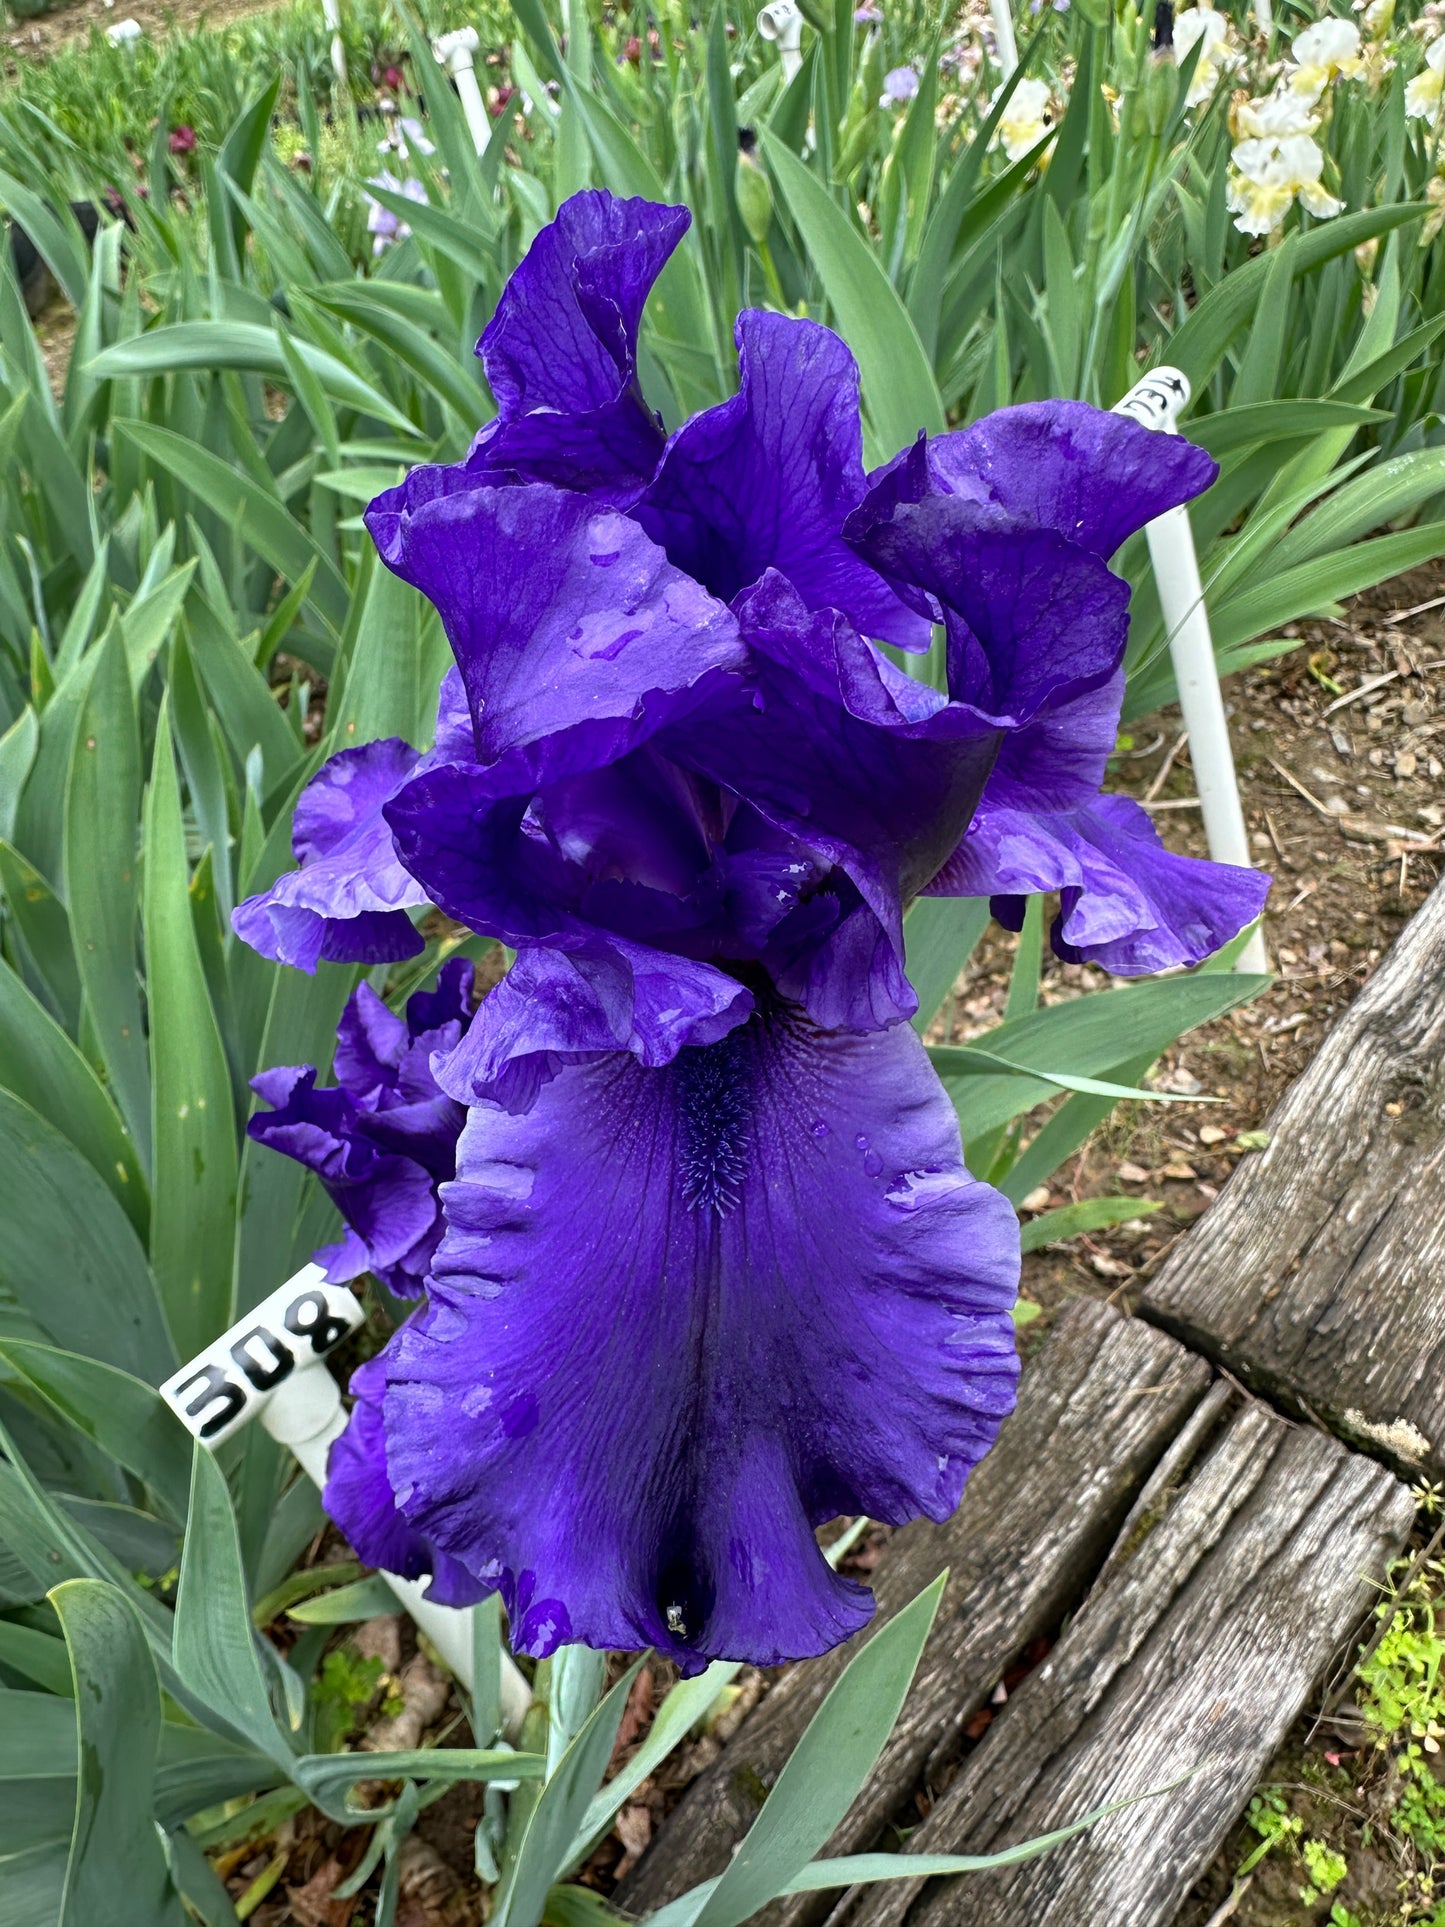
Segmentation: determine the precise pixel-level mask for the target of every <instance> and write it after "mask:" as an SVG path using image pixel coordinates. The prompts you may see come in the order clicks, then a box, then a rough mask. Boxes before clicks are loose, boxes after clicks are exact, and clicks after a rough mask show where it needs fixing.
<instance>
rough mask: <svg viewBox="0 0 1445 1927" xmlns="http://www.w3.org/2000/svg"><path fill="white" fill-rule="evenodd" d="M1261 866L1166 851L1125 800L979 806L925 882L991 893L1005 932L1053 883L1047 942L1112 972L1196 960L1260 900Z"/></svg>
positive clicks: (952, 890)
mask: <svg viewBox="0 0 1445 1927" xmlns="http://www.w3.org/2000/svg"><path fill="white" fill-rule="evenodd" d="M1269 886H1270V880H1269V878H1268V877H1267V876H1265V875H1264V874H1262V873H1261V872H1260V871H1258V870H1245V869H1239V868H1237V867H1236V866H1235V865H1233V864H1229V863H1206V862H1204V861H1202V860H1201V859H1200V858H1198V857H1188V856H1176V855H1175V854H1174V853H1173V852H1172V851H1171V850H1167V849H1166V848H1165V847H1164V844H1163V843H1162V842H1161V840H1160V838H1159V834H1158V832H1157V831H1156V830H1155V828H1154V825H1153V824H1152V823H1151V822H1150V821H1149V818H1148V816H1147V815H1146V814H1145V812H1144V811H1143V810H1142V809H1140V807H1139V805H1138V804H1137V803H1135V802H1134V801H1133V800H1132V799H1131V798H1129V797H1127V796H1100V797H1097V798H1096V799H1095V800H1094V802H1093V803H1092V804H1089V805H1087V806H1085V807H1083V808H1081V809H1075V810H1065V811H1059V812H1056V813H1043V812H1039V813H1031V812H1028V811H1025V810H1012V809H993V808H990V807H985V808H984V809H981V810H980V811H979V813H978V815H977V816H976V817H975V818H974V821H973V823H972V824H971V825H970V828H969V832H968V835H967V836H966V837H965V838H964V839H963V842H962V843H961V844H960V845H959V847H958V850H957V851H956V852H955V853H954V855H953V856H952V857H951V858H950V860H949V862H948V864H947V865H946V867H945V868H944V870H943V872H942V874H941V875H940V876H939V878H938V879H937V881H936V882H935V883H934V885H933V886H932V889H931V891H930V894H931V895H936V896H980V897H981V896H987V897H991V898H992V899H993V908H994V913H995V915H996V916H997V917H998V918H999V921H1000V922H1001V923H1004V924H1006V925H1007V926H1008V927H1009V928H1010V929H1014V930H1016V929H1018V928H1019V927H1020V924H1021V922H1022V916H1023V901H1024V898H1025V897H1026V896H1028V895H1030V894H1033V893H1036V892H1039V891H1045V890H1057V891H1059V892H1060V896H1061V910H1060V915H1059V917H1058V919H1057V921H1056V922H1055V924H1054V930H1053V947H1054V949H1055V951H1057V953H1058V954H1059V956H1061V957H1063V958H1064V959H1065V960H1066V961H1068V962H1069V963H1096V964H1101V965H1102V966H1103V968H1104V969H1105V970H1109V971H1112V972H1113V973H1114V974H1115V975H1116V976H1120V977H1136V976H1142V975H1143V974H1145V973H1146V972H1148V971H1154V970H1169V969H1172V968H1173V967H1174V966H1175V965H1177V964H1195V963H1199V962H1201V961H1202V960H1203V959H1204V958H1205V957H1207V956H1209V955H1210V954H1211V953H1212V952H1213V951H1215V950H1217V949H1219V947H1220V945H1221V944H1225V943H1228V942H1229V940H1230V938H1231V937H1234V936H1237V935H1238V933H1239V932H1240V931H1241V930H1242V929H1243V928H1244V927H1245V925H1246V924H1248V923H1253V921H1254V919H1255V918H1256V917H1257V916H1258V915H1259V913H1260V911H1261V910H1262V909H1263V908H1264V900H1265V898H1266V897H1267V896H1268V894H1269Z"/></svg>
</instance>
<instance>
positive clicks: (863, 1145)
mask: <svg viewBox="0 0 1445 1927" xmlns="http://www.w3.org/2000/svg"><path fill="white" fill-rule="evenodd" d="M853 1142H854V1144H855V1145H857V1147H858V1149H859V1150H860V1151H866V1150H867V1149H868V1140H867V1138H866V1137H865V1136H864V1135H863V1133H862V1132H861V1131H860V1132H859V1133H858V1135H857V1137H855V1138H854V1140H853Z"/></svg>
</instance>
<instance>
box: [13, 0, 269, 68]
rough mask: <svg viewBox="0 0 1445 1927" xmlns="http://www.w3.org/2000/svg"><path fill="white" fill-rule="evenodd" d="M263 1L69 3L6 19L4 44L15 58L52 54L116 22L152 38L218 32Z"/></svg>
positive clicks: (76, 0)
mask: <svg viewBox="0 0 1445 1927" xmlns="http://www.w3.org/2000/svg"><path fill="white" fill-rule="evenodd" d="M265 5H266V0H260V4H258V0H69V4H67V5H66V6H63V7H57V8H55V10H54V11H53V12H51V13H45V14H41V15H39V16H38V17H37V18H35V19H33V20H15V19H9V18H8V17H7V23H6V28H5V34H4V45H5V46H6V47H7V48H9V49H10V50H11V52H12V53H13V54H15V55H19V56H23V57H26V58H30V59H34V58H37V57H43V56H44V55H45V54H48V53H54V52H55V51H56V50H57V49H58V48H60V47H65V46H68V45H70V44H71V43H73V42H74V41H77V40H87V39H88V38H89V37H90V34H91V32H92V31H93V30H96V29H98V30H99V31H100V32H102V33H103V32H104V31H105V29H106V28H107V27H113V26H114V25H115V23H116V21H118V20H137V21H139V22H140V24H141V26H142V27H144V29H145V31H146V32H147V33H148V34H150V35H151V36H152V37H156V36H159V35H161V34H167V33H172V32H175V31H177V30H185V31H187V32H193V31H194V30H195V29H196V28H197V27H200V26H202V25H204V26H207V27H224V26H226V25H228V24H229V23H230V22H231V21H232V20H239V19H240V17H241V16H242V14H247V13H261V12H263V11H264V10H265Z"/></svg>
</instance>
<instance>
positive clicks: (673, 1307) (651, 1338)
mask: <svg viewBox="0 0 1445 1927" xmlns="http://www.w3.org/2000/svg"><path fill="white" fill-rule="evenodd" d="M458 1173H459V1175H458V1178H457V1180H456V1182H455V1183H454V1184H452V1185H450V1186H448V1187H446V1191H445V1207H446V1215H447V1224H448V1230H447V1236H446V1239H445V1242H444V1244H443V1246H442V1248H441V1250H440V1252H439V1253H438V1256H437V1259H436V1261H435V1264H434V1267H433V1283H432V1288H431V1296H430V1298H429V1301H428V1304H427V1306H426V1307H425V1308H424V1309H423V1310H422V1311H421V1312H420V1313H419V1314H418V1315H417V1316H416V1317H415V1318H413V1319H412V1320H411V1321H410V1323H409V1324H408V1325H406V1326H405V1327H403V1329H402V1330H401V1332H400V1333H398V1335H397V1336H396V1338H395V1339H393V1341H392V1343H391V1345H390V1347H389V1348H388V1351H387V1353H386V1355H385V1357H386V1365H385V1372H386V1381H387V1389H386V1393H385V1398H384V1401H383V1411H384V1418H385V1429H386V1456H387V1464H388V1468H389V1472H390V1475H391V1481H392V1484H393V1486H394V1489H395V1491H396V1495H397V1500H398V1503H399V1505H400V1507H401V1509H402V1511H403V1512H404V1513H405V1514H406V1516H407V1517H408V1519H409V1520H410V1521H411V1523H412V1525H413V1526H414V1527H416V1528H417V1529H418V1530H419V1531H420V1532H422V1533H423V1534H425V1536H426V1537H427V1539H428V1540H430V1541H431V1542H432V1543H433V1544H435V1545H437V1546H439V1547H441V1548H443V1549H444V1550H445V1551H446V1552H448V1553H449V1554H450V1555H451V1556H453V1557H454V1558H456V1559H458V1560H459V1561H460V1562H461V1563H462V1564H463V1565H464V1566H465V1567H466V1568H467V1570H468V1571H469V1572H470V1573H472V1574H473V1575H474V1576H475V1577H477V1578H478V1579H481V1580H484V1581H485V1582H486V1583H487V1584H489V1585H491V1586H495V1587H498V1588H499V1589H500V1590H501V1592H502V1595H503V1598H504V1601H505V1602H506V1604H507V1607H508V1610H509V1612H510V1614H511V1619H512V1628H513V1640H514V1644H515V1645H516V1646H517V1647H518V1648H519V1649H520V1650H522V1651H526V1652H531V1653H534V1654H538V1655H541V1654H545V1653H547V1652H550V1651H552V1650H553V1648H554V1647H555V1646H556V1645H557V1644H559V1643H561V1642H562V1641H565V1640H581V1641H583V1642H585V1643H587V1644H590V1645H594V1646H598V1647H624V1648H636V1647H639V1646H645V1645H653V1646H655V1647H656V1648H657V1649H658V1650H659V1651H660V1652H662V1653H663V1654H665V1655H666V1656H667V1657H669V1658H671V1659H674V1660H676V1661H677V1663H678V1664H679V1665H680V1666H681V1667H682V1668H683V1669H684V1670H685V1671H686V1672H689V1673H695V1672H697V1671H698V1670H699V1669H700V1668H701V1667H702V1666H703V1665H705V1664H706V1662H707V1661H708V1660H710V1659H712V1658H716V1657H722V1656H726V1657H729V1658H735V1659H745V1660H750V1661H753V1662H755V1663H757V1664H762V1665H767V1664H773V1663H775V1662H778V1661H781V1660H783V1659H789V1658H799V1657H803V1656H806V1655H809V1654H814V1653H818V1652H822V1651H824V1650H826V1649H827V1648H828V1647H830V1646H833V1645H835V1644H837V1643H838V1641H840V1640H842V1639H844V1638H846V1637H847V1636H848V1635H849V1634H850V1633H851V1632H852V1631H854V1630H855V1629H856V1628H857V1627H858V1626H859V1625H860V1624H862V1623H863V1621H864V1620H865V1619H866V1618H867V1617H868V1613H869V1610H870V1602H869V1600H868V1596H867V1594H866V1593H865V1592H864V1590H863V1589H862V1588H861V1587H859V1586H857V1585H854V1584H852V1583H850V1582H849V1581H847V1580H845V1579H843V1578H840V1577H839V1576H837V1575H836V1574H834V1573H833V1572H832V1571H831V1570H830V1569H829V1567H828V1565H827V1563H826V1562H825V1560H824V1559H823V1557H822V1555H821V1553H820V1552H819V1550H818V1547H817V1544H816V1542H815V1539H814V1536H813V1529H814V1527H815V1526H816V1525H818V1524H819V1523H820V1522H822V1521H823V1520H825V1519H828V1518H830V1517H833V1516H835V1515H837V1514H840V1513H857V1512H862V1513H867V1514H868V1515H870V1516H871V1517H874V1518H878V1519H884V1520H890V1521H899V1520H903V1519H906V1518H910V1517H913V1516H915V1515H917V1514H924V1515H926V1516H928V1517H930V1518H934V1519H943V1518H946V1517H947V1516H948V1515H949V1514H950V1513H951V1512H952V1510H953V1509H954V1507H955V1506H956V1505H957V1503H958V1498H959V1494H960V1492H961V1490H962V1487H963V1483H964V1480H965V1478H966V1477H967V1475H968V1472H969V1471H970V1469H971V1468H972V1466H973V1465H974V1464H975V1463H976V1462H977V1460H978V1459H979V1458H980V1457H981V1456H982V1454H983V1453H984V1452H985V1451H986V1450H987V1448H988V1446H989V1445H990V1443H991V1442H992V1440H993V1438H994V1436H995V1434H996V1432H997V1430H998V1427H999V1425H1000V1424H1001V1423H1002V1421H1003V1419H1004V1417H1005V1416H1006V1415H1007V1413H1008V1411H1009V1410H1010V1408H1011V1406H1012V1403H1013V1394H1014V1381H1015V1376H1016V1373H1017V1360H1016V1356H1015V1348H1014V1339H1013V1326H1012V1320H1011V1318H1010V1306H1011V1304H1012V1301H1013V1297H1014V1292H1015V1287H1016V1282H1017V1275H1018V1234H1017V1226H1016V1223H1015V1219H1014V1215H1013V1212H1012V1210H1011V1208H1010V1207H1009V1206H1008V1204H1007V1203H1006V1202H1005V1201H1004V1200H1003V1199H1002V1198H1001V1197H999V1195H998V1194H997V1193H996V1192H994V1191H992V1190H990V1189H989V1188H988V1187H987V1186H985V1185H983V1184H980V1183H978V1182H976V1181H975V1180H974V1179H972V1178H971V1177H970V1176H969V1174H968V1172H967V1170H966V1169H965V1167H964V1164H963V1159H962V1152H961V1147H960V1144H959V1132H958V1123H957V1119H956V1117H955V1115H954V1112H953V1108H952V1106H951V1105H950V1103H949V1102H948V1099H947V1097H946V1096H945V1094H944V1092H943V1090H942V1087H941V1086H940V1085H939V1083H938V1080H937V1079H936V1077H935V1076H934V1074H933V1071H932V1069H931V1067H930V1066H929V1064H928V1060H927V1057H926V1055H925V1053H924V1051H923V1048H922V1045H921V1044H920V1042H919V1040H918V1039H917V1037H916V1036H915V1035H914V1034H913V1032H912V1030H911V1029H910V1028H909V1027H908V1026H906V1025H904V1026H898V1027H895V1028H894V1029H892V1030H888V1031H883V1032H876V1033H873V1034H870V1035H866V1036H837V1035H832V1036H830V1035H827V1034H825V1033H822V1032H820V1031H818V1030H817V1029H816V1028H815V1027H814V1026H813V1025H812V1024H811V1023H809V1022H808V1021H807V1019H805V1018H804V1017H802V1016H801V1014H800V1013H798V1012H797V1011H796V1010H794V1009H791V1008H789V1007H787V1006H781V1005H777V1004H774V1005H773V1006H772V1007H771V1008H770V1009H768V1010H767V1011H764V1012H759V1013H758V1014H757V1015H755V1016H754V1017H753V1018H752V1020H751V1021H750V1022H749V1023H748V1024H746V1025H744V1026H742V1027H740V1028H739V1029H737V1030H734V1031H733V1032H731V1033H730V1034H729V1036H728V1037H727V1038H725V1039H724V1040H723V1041H722V1042H721V1043H719V1044H716V1045H713V1046H712V1047H710V1048H708V1049H702V1050H686V1051H683V1052H682V1053H681V1054H680V1056H679V1057H678V1058H677V1059H675V1060H674V1062H673V1063H672V1064H670V1065H669V1066H667V1067H666V1068H665V1069H661V1070H648V1069H646V1068H644V1067H643V1066H641V1065H640V1064H638V1063H637V1062H636V1061H635V1059H633V1058H631V1057H630V1056H625V1055H622V1054H620V1053H613V1054H609V1055H608V1056H605V1057H602V1058H599V1059H597V1060H595V1061H593V1062H591V1063H587V1064H579V1065H574V1066H571V1067H569V1068H567V1069H565V1070H564V1071H562V1072H561V1074H560V1075H558V1076H557V1077H556V1078H555V1079H554V1080H553V1081H552V1082H551V1083H550V1084H548V1085H546V1086H545V1087H544V1088H543V1089H542V1090H541V1092H540V1094H539V1096H538V1098H537V1102H536V1104H535V1105H534V1107H533V1108H532V1110H531V1111H530V1112H529V1113H528V1114H527V1115H526V1116H525V1117H522V1118H516V1117H509V1116H507V1115H506V1114H505V1113H504V1112H502V1111H500V1110H498V1109H494V1108H492V1107H489V1106H482V1107H479V1108H477V1109H476V1110H474V1111H473V1112H472V1114H471V1116H470V1118H469V1120H468V1125H467V1129H466V1132H465V1133H464V1135H463V1138H462V1142H461V1145H460V1146H459V1153H458ZM338 1518H339V1520H340V1522H341V1523H342V1524H343V1526H347V1525H349V1521H348V1519H347V1516H346V1513H345V1510H344V1508H343V1509H342V1510H341V1511H340V1512H339V1513H338Z"/></svg>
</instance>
